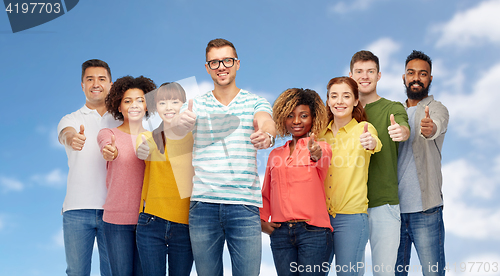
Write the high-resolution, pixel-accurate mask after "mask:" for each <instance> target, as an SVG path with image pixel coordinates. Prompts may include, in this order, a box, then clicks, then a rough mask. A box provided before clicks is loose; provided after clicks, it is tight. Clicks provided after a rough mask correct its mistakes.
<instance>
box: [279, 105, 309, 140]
mask: <svg viewBox="0 0 500 276" xmlns="http://www.w3.org/2000/svg"><path fill="white" fill-rule="evenodd" d="M312 122H313V118H312V115H311V109H310V108H309V106H308V105H305V104H301V105H298V106H296V107H295V109H294V110H293V111H292V113H290V114H289V115H288V116H287V117H286V119H285V127H286V130H287V131H288V132H289V133H290V134H292V136H293V138H294V139H297V140H298V139H300V138H304V137H307V134H308V133H309V131H311V127H312Z"/></svg>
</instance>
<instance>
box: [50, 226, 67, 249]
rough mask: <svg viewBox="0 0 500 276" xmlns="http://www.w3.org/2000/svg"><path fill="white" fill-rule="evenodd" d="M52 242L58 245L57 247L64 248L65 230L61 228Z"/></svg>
mask: <svg viewBox="0 0 500 276" xmlns="http://www.w3.org/2000/svg"><path fill="white" fill-rule="evenodd" d="M51 240H52V244H54V245H56V246H57V247H61V248H64V234H63V230H62V229H60V230H59V231H58V232H57V233H56V234H54V235H53V236H52V239H51Z"/></svg>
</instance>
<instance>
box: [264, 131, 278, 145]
mask: <svg viewBox="0 0 500 276" xmlns="http://www.w3.org/2000/svg"><path fill="white" fill-rule="evenodd" d="M266 134H267V135H269V138H270V139H271V144H270V145H269V147H270V148H271V147H273V146H274V142H275V141H276V140H275V139H274V136H272V135H271V133H269V132H266Z"/></svg>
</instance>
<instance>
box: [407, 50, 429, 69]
mask: <svg viewBox="0 0 500 276" xmlns="http://www.w3.org/2000/svg"><path fill="white" fill-rule="evenodd" d="M414 59H421V60H423V61H426V62H427V63H428V64H429V67H430V68H431V71H432V60H431V58H430V57H429V56H428V55H426V54H424V52H421V51H417V50H413V52H411V54H410V55H408V57H406V62H405V67H406V65H408V62H410V61H412V60H414Z"/></svg>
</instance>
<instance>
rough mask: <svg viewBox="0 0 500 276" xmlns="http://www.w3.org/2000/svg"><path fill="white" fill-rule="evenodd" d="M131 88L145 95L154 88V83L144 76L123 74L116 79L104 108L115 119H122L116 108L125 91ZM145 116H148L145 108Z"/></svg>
mask: <svg viewBox="0 0 500 276" xmlns="http://www.w3.org/2000/svg"><path fill="white" fill-rule="evenodd" d="M132 88H137V89H140V90H142V92H144V95H146V94H147V93H148V92H151V91H153V90H155V89H156V84H155V83H154V82H153V80H151V79H150V78H146V77H144V76H140V77H138V78H133V77H131V76H125V77H121V78H119V79H117V80H116V81H115V82H114V83H113V85H112V86H111V89H110V90H109V94H108V96H107V97H106V100H105V104H106V109H107V110H108V112H109V113H111V114H112V115H113V117H114V118H115V119H116V120H120V121H123V114H122V113H121V112H120V111H118V108H119V107H120V104H121V102H122V99H123V95H124V94H125V92H126V91H127V90H129V89H132ZM146 118H149V112H148V111H147V110H146Z"/></svg>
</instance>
